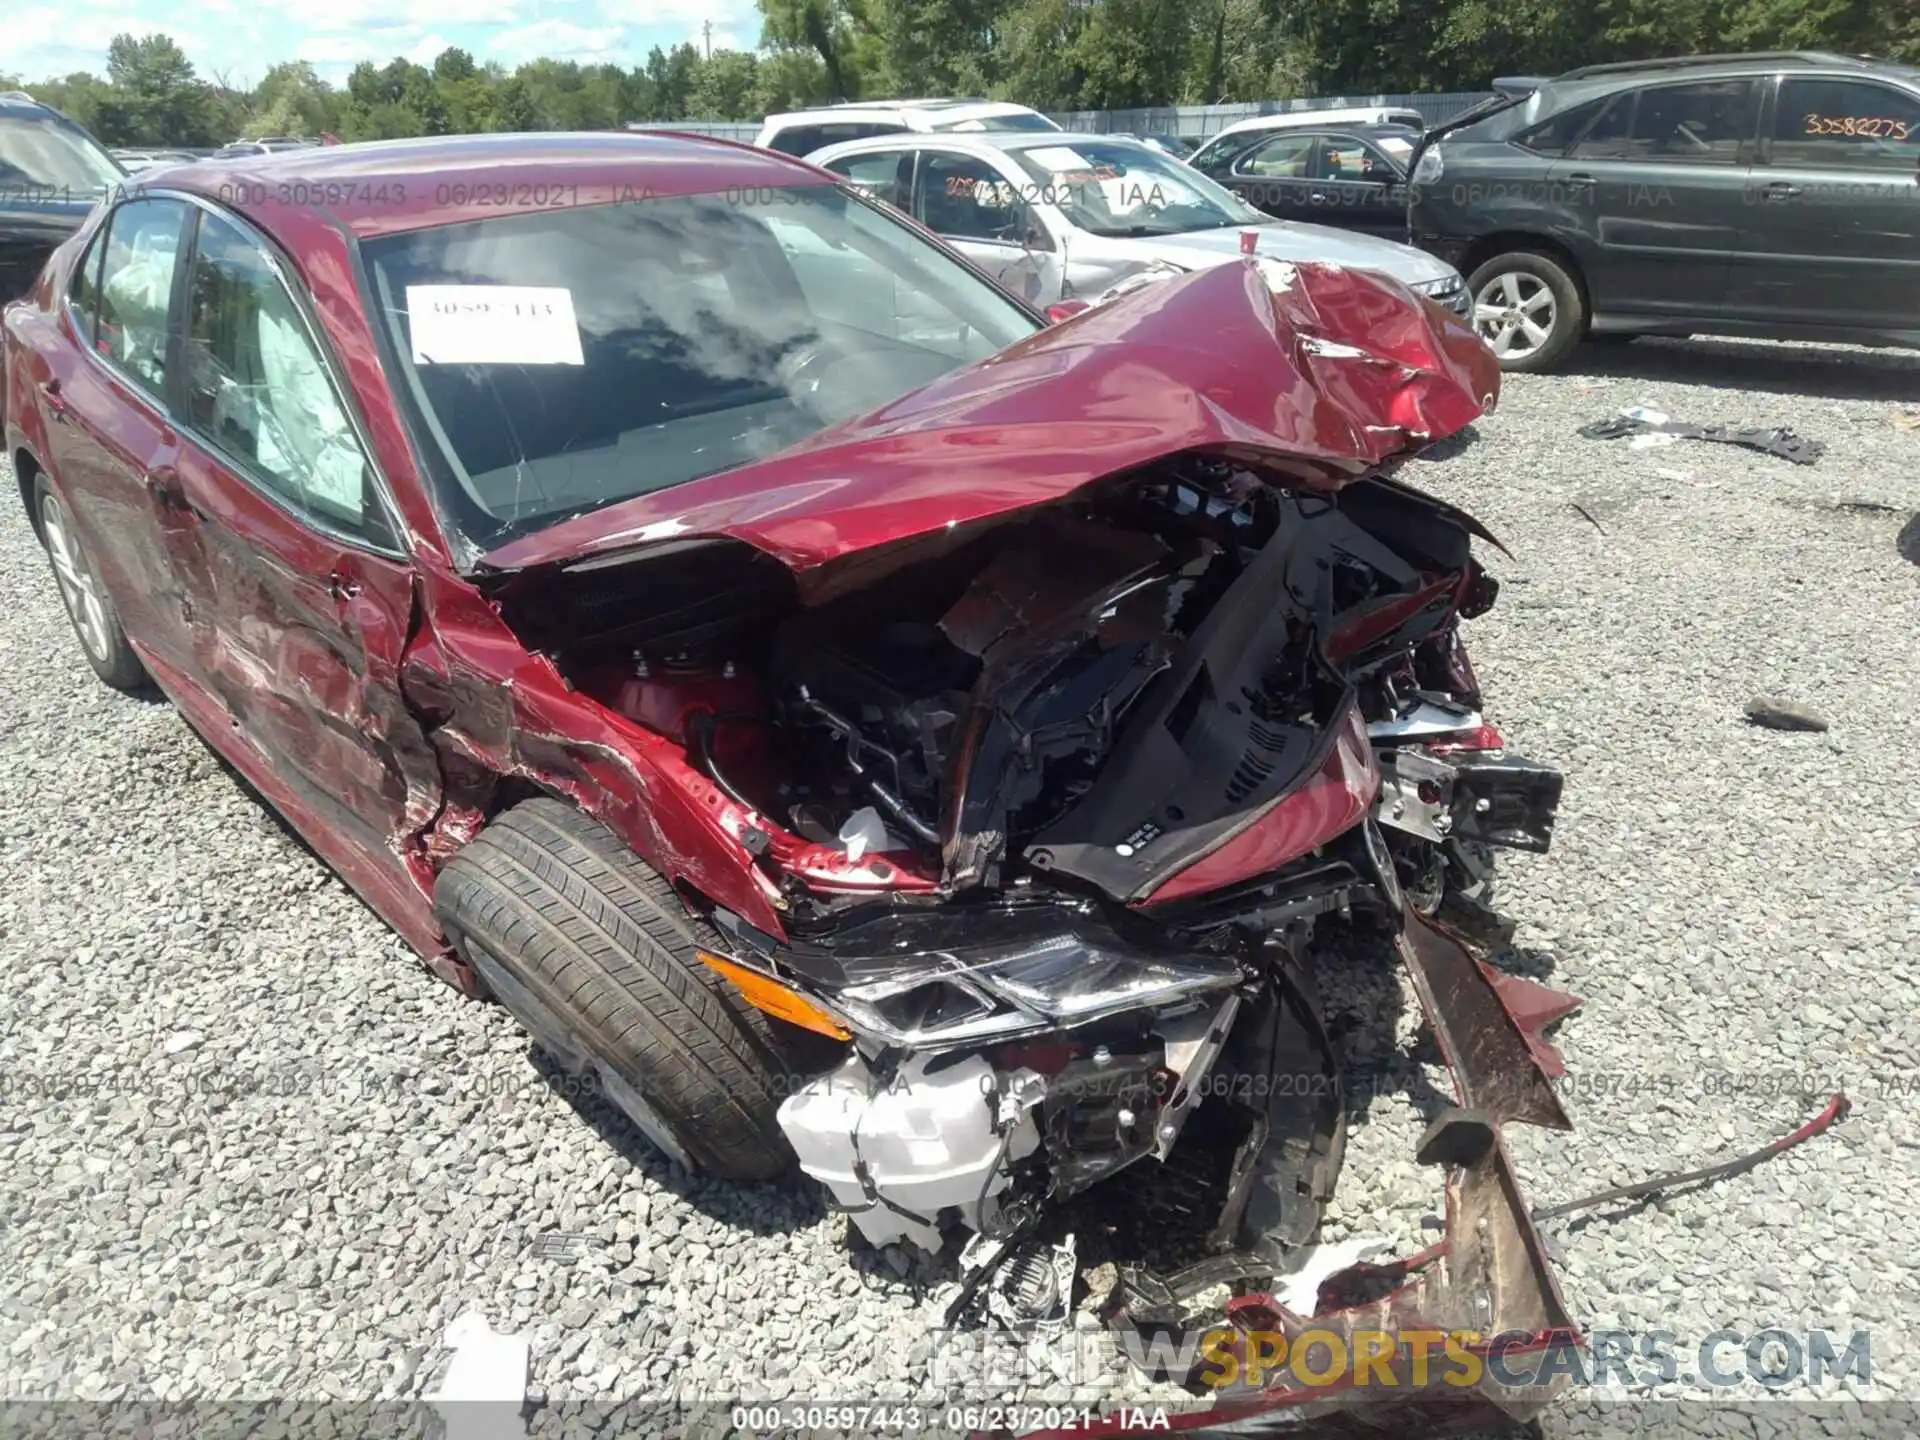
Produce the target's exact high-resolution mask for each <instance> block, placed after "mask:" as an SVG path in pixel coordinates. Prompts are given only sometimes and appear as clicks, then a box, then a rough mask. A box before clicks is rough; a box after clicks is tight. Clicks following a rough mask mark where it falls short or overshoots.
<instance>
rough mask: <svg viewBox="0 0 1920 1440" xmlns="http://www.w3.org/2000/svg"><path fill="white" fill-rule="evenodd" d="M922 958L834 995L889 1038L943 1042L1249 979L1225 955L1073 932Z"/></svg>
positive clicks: (875, 1034) (1092, 1016) (1119, 1009)
mask: <svg viewBox="0 0 1920 1440" xmlns="http://www.w3.org/2000/svg"><path fill="white" fill-rule="evenodd" d="M922 961H923V963H921V964H917V965H915V966H914V973H912V974H901V975H895V976H890V977H888V978H887V979H884V980H875V981H867V982H865V983H861V984H856V985H851V986H848V987H847V988H846V989H844V990H841V991H839V992H838V993H836V994H835V995H834V996H833V1004H834V1008H835V1009H836V1011H838V1013H840V1014H841V1015H843V1016H845V1017H846V1019H847V1021H848V1023H849V1024H851V1025H852V1026H853V1027H854V1028H855V1029H856V1030H859V1031H860V1032H862V1033H863V1034H865V1035H867V1036H869V1037H870V1038H872V1039H875V1040H879V1041H881V1042H883V1043H884V1044H888V1045H899V1046H904V1047H907V1048H910V1049H927V1048H944V1047H946V1046H949V1045H961V1044H974V1043H977V1042H979V1041H982V1040H997V1039H1002V1038H1005V1037H1007V1036H1013V1035H1024V1034H1030V1033H1032V1032H1034V1031H1038V1030H1061V1029H1067V1028H1070V1027H1072V1026H1075V1025H1082V1024H1085V1023H1087V1022H1089V1021H1092V1020H1098V1019H1102V1018H1104V1017H1106V1016H1109V1015H1115V1014H1120V1013H1123V1012H1125V1011H1129V1010H1159V1009H1163V1008H1165V1007H1166V1006H1168V1005H1172V1004H1175V1003H1178V1002H1181V1001H1185V1000H1188V999H1190V998H1192V997H1194V996H1196V995H1204V994H1209V993H1212V992H1215V991H1221V990H1226V989H1230V988H1231V987H1232V986H1233V985H1234V984H1235V982H1237V981H1238V980H1239V978H1240V971H1239V967H1238V966H1237V965H1235V964H1234V963H1233V961H1231V960H1229V959H1225V958H1223V957H1219V956H1211V955H1173V956H1169V955H1147V954H1138V953H1133V952H1129V951H1125V950H1120V949H1117V948H1111V947H1109V946H1106V945H1103V944H1101V943H1100V942H1098V941H1095V940H1091V939H1089V938H1087V937H1084V936H1081V935H1076V934H1073V933H1065V934H1058V935H1050V936H1046V937H1044V938H1041V939H1037V940H1034V941H1031V942H1027V943H1024V944H1022V945H1020V946H1019V947H1018V948H1014V949H1003V950H998V951H995V952H991V953H986V954H961V953H954V952H948V953H946V954H936V955H928V956H925V957H922Z"/></svg>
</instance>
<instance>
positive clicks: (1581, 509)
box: [1571, 500, 1607, 535]
mask: <svg viewBox="0 0 1920 1440" xmlns="http://www.w3.org/2000/svg"><path fill="white" fill-rule="evenodd" d="M1571 503H1572V505H1573V508H1574V510H1575V512H1576V513H1578V514H1579V515H1580V517H1581V518H1582V519H1584V520H1585V521H1586V522H1587V523H1588V524H1589V525H1591V526H1593V528H1594V529H1596V530H1598V531H1599V532H1600V533H1601V534H1602V535H1604V534H1606V533H1607V527H1606V526H1604V525H1602V524H1601V523H1600V522H1599V521H1598V520H1596V519H1594V518H1593V512H1592V511H1591V510H1589V509H1587V507H1586V506H1584V505H1582V504H1581V503H1580V502H1579V501H1578V500H1575V501H1572V502H1571Z"/></svg>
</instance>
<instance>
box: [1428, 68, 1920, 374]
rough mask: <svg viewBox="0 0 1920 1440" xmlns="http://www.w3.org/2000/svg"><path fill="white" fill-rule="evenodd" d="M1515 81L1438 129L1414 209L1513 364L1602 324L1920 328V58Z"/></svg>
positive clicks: (1540, 356)
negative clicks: (1919, 63)
mask: <svg viewBox="0 0 1920 1440" xmlns="http://www.w3.org/2000/svg"><path fill="white" fill-rule="evenodd" d="M1502 88H1503V89H1504V90H1507V91H1509V92H1511V93H1506V94H1503V95H1502V96H1501V97H1499V98H1496V99H1494V100H1492V101H1489V102H1487V104H1486V105H1485V106H1483V107H1480V108H1479V109H1478V110H1477V112H1469V113H1468V114H1466V115H1464V116H1461V117H1459V118H1457V119H1456V120H1454V121H1452V122H1450V123H1449V124H1447V125H1443V126H1440V127H1437V128H1436V129H1435V130H1433V131H1430V132H1428V134H1427V136H1426V137H1425V139H1424V140H1423V142H1422V146H1421V149H1420V152H1419V154H1418V155H1417V157H1416V159H1415V162H1414V167H1413V175H1412V184H1411V195H1410V203H1409V207H1408V219H1409V223H1410V228H1411V231H1412V239H1413V242H1414V243H1415V244H1416V245H1419V246H1421V247H1422V248H1423V249H1426V250H1430V251H1432V252H1433V253H1435V254H1437V255H1439V256H1440V257H1441V258H1442V259H1444V260H1446V261H1448V262H1449V263H1450V264H1452V265H1453V266H1455V267H1456V268H1457V269H1458V270H1459V271H1460V272H1461V273H1462V274H1464V275H1466V276H1467V277H1468V279H1467V286H1468V289H1469V291H1470V292H1471V294H1472V297H1473V305H1474V310H1473V316H1474V322H1475V324H1476V326H1477V327H1478V328H1479V331H1480V333H1481V335H1482V336H1483V337H1484V338H1485V339H1486V341H1487V343H1488V344H1489V345H1491V346H1492V347H1493V350H1494V353H1495V354H1496V355H1498V356H1499V357H1500V360H1501V363H1502V364H1503V365H1504V366H1505V368H1507V369H1509V370H1544V369H1548V368H1550V367H1551V366H1552V365H1554V364H1555V363H1556V362H1557V361H1559V360H1561V359H1562V358H1563V357H1564V356H1565V355H1566V353H1567V352H1568V351H1569V350H1570V349H1572V348H1573V346H1574V345H1575V344H1577V343H1578V342H1579V341H1580V340H1581V339H1582V338H1584V337H1587V336H1593V337H1596V338H1606V337H1626V338H1631V337H1632V336H1634V335H1643V334H1652V335H1687V334H1693V333H1701V334H1715V335H1746V336H1758V337H1763V338H1770V339H1800V340H1839V341H1850V342H1854V343H1859V344H1878V345H1920V69H1915V68H1913V67H1910V66H1901V65H1893V64H1887V63H1884V62H1879V61H1873V60H1866V59H1860V58H1856V57H1852V56H1844V55H1829V54H1824V53H1819V52H1811V51H1793V52H1784V53H1776V52H1770V53H1767V54H1759V55H1705V56H1696V57H1692V58H1689V59H1681V60H1662V61H1640V62H1634V63H1631V64H1619V65H1593V66H1588V67H1587V68H1585V69H1581V70H1574V71H1570V72H1569V73H1567V74H1565V75H1560V76H1556V77H1555V78H1553V79H1550V80H1541V81H1528V82H1511V83H1509V82H1502Z"/></svg>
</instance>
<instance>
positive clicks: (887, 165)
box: [826, 150, 913, 210]
mask: <svg viewBox="0 0 1920 1440" xmlns="http://www.w3.org/2000/svg"><path fill="white" fill-rule="evenodd" d="M826 168H827V169H829V170H831V171H833V173H834V174H836V175H844V176H846V177H847V179H848V180H850V181H852V182H853V187H854V189H856V190H858V191H859V192H860V193H861V194H863V195H870V196H872V197H873V198H874V199H875V200H884V201H886V202H887V204H889V205H891V206H893V208H894V209H896V210H905V209H906V208H907V206H908V204H909V203H910V196H909V194H908V186H909V185H911V184H912V183H913V152H912V151H910V150H909V151H901V150H879V151H871V152H869V153H867V154H865V155H842V156H841V157H840V158H839V159H838V160H832V161H829V162H828V163H827V167H826Z"/></svg>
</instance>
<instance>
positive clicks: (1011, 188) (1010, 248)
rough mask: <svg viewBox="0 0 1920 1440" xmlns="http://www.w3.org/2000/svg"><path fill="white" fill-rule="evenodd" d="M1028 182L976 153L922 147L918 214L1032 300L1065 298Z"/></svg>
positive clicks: (1053, 248) (1056, 256) (916, 184)
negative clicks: (1028, 200)
mask: <svg viewBox="0 0 1920 1440" xmlns="http://www.w3.org/2000/svg"><path fill="white" fill-rule="evenodd" d="M1029 188H1031V187H1030V185H1029V183H1028V182H1026V181H1024V180H1023V179H1021V178H1020V176H1019V175H1017V174H1016V173H1014V172H1012V171H1010V170H1008V171H1003V170H1002V169H1001V168H1000V167H999V166H998V165H995V164H993V163H991V162H990V161H987V160H983V159H981V158H979V157H978V156H974V155H963V154H957V153H954V152H950V151H942V150H931V149H923V150H922V151H921V152H920V165H919V169H918V170H917V171H916V173H915V175H914V181H913V216H914V218H915V219H916V220H918V221H919V222H920V223H921V224H922V225H925V226H926V227H927V228H928V229H929V230H931V231H933V233H934V234H936V235H938V236H939V237H940V238H941V239H943V240H945V241H946V242H947V243H948V244H949V245H951V246H953V248H954V249H956V250H958V251H959V252H960V253H961V254H962V255H965V256H966V257H967V258H968V259H969V260H971V261H972V262H973V263H974V264H975V265H978V266H979V267H980V268H981V269H982V270H984V271H985V272H986V273H987V274H988V275H989V276H990V277H991V278H993V279H994V280H996V281H998V282H999V283H1000V285H1001V286H1002V287H1004V288H1005V289H1008V290H1011V291H1012V292H1013V293H1014V294H1016V295H1018V296H1019V297H1020V298H1021V299H1023V300H1025V301H1026V302H1027V303H1028V304H1029V305H1051V304H1052V303H1053V302H1054V301H1056V300H1058V299H1059V298H1060V294H1061V279H1062V275H1063V271H1062V267H1061V262H1060V249H1059V246H1058V245H1057V244H1056V243H1055V241H1054V239H1053V237H1052V236H1051V235H1050V234H1049V233H1048V231H1047V228H1046V226H1045V225H1044V224H1043V223H1042V222H1041V220H1040V217H1039V215H1038V214H1036V213H1035V210H1034V207H1033V206H1032V205H1030V204H1028V203H1027V200H1026V198H1025V197H1026V192H1027V190H1028V189H1029Z"/></svg>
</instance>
